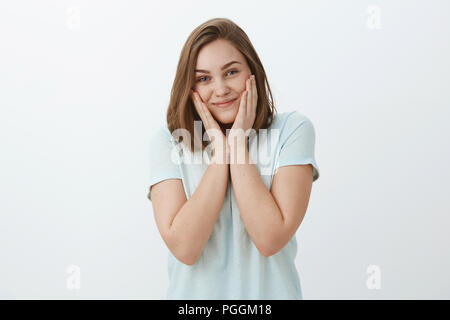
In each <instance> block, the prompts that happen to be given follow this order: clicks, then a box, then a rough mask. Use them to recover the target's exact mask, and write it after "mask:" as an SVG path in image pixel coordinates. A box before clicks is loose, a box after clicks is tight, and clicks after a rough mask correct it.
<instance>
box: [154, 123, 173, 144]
mask: <svg viewBox="0 0 450 320" xmlns="http://www.w3.org/2000/svg"><path fill="white" fill-rule="evenodd" d="M173 140H174V139H173V137H172V134H171V133H170V131H169V129H168V128H167V124H163V125H161V126H159V127H157V128H156V129H153V131H152V133H151V134H150V142H151V144H152V145H155V144H164V143H169V142H172V141H173Z"/></svg>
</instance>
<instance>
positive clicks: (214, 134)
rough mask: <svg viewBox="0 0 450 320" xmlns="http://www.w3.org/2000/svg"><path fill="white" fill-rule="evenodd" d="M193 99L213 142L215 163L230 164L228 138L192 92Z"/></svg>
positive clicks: (199, 98)
mask: <svg viewBox="0 0 450 320" xmlns="http://www.w3.org/2000/svg"><path fill="white" fill-rule="evenodd" d="M191 98H192V101H193V102H194V106H195V109H196V110H197V113H198V114H199V116H200V118H201V120H202V122H203V126H204V127H205V130H206V133H207V134H208V136H209V140H210V141H211V146H212V148H213V162H215V163H220V164H224V163H227V164H229V163H230V149H229V146H228V142H227V138H226V136H225V135H224V134H223V132H222V129H221V128H220V126H219V124H218V123H217V121H216V119H214V117H213V116H212V114H211V112H209V110H208V107H207V106H206V104H205V103H204V102H203V100H202V98H201V97H200V95H199V94H198V93H197V92H195V91H193V90H191Z"/></svg>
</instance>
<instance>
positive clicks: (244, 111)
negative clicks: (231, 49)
mask: <svg viewBox="0 0 450 320" xmlns="http://www.w3.org/2000/svg"><path fill="white" fill-rule="evenodd" d="M245 88H246V90H245V91H244V92H243V93H242V95H241V101H240V104H239V111H238V114H237V116H236V119H235V120H234V123H233V126H232V127H231V129H230V132H229V134H228V137H227V142H228V145H229V146H230V148H231V150H234V148H236V147H237V148H242V147H246V146H247V139H248V135H246V133H247V134H248V132H247V130H248V129H251V128H252V127H253V123H254V122H255V118H256V106H257V102H258V92H257V90H256V81H255V76H254V75H251V76H250V78H249V79H247V81H246V82H245Z"/></svg>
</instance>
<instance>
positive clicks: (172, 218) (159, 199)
mask: <svg viewBox="0 0 450 320" xmlns="http://www.w3.org/2000/svg"><path fill="white" fill-rule="evenodd" d="M228 172H229V169H228V165H227V164H217V163H216V162H215V161H213V162H212V163H211V164H210V165H209V166H208V168H207V169H206V172H205V174H204V175H203V178H202V180H201V182H200V184H199V186H198V187H197V189H196V190H195V192H194V194H193V195H192V197H191V198H190V199H189V200H188V201H186V196H185V195H184V190H183V186H182V183H181V180H179V179H178V180H172V181H171V182H169V180H166V181H163V182H160V183H158V184H155V185H154V186H153V187H152V188H151V190H150V192H152V195H151V196H152V199H153V209H154V210H153V211H154V212H155V218H156V222H157V225H158V229H159V230H160V233H161V235H162V237H163V240H164V241H165V243H166V245H167V246H168V248H169V249H170V251H171V252H172V253H173V254H174V256H176V257H177V259H178V260H180V261H182V262H183V263H185V264H187V265H193V264H194V263H195V262H196V261H197V259H198V258H199V257H200V255H201V253H202V251H203V248H204V246H205V245H206V243H207V242H208V239H209V237H210V235H211V233H212V231H213V229H214V226H215V223H216V221H217V219H218V217H219V213H220V209H221V208H222V204H223V200H224V198H225V193H226V188H227V184H228V176H229V173H228ZM174 181H175V182H176V183H177V186H174ZM170 183H172V187H170ZM170 188H172V189H170ZM175 188H177V189H175ZM183 198H184V201H180V199H183ZM180 206H181V207H180Z"/></svg>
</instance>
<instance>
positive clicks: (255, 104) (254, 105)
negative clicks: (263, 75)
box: [252, 75, 258, 114]
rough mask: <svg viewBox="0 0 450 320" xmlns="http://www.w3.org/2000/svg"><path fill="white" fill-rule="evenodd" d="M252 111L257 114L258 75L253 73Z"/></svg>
mask: <svg viewBox="0 0 450 320" xmlns="http://www.w3.org/2000/svg"><path fill="white" fill-rule="evenodd" d="M252 103H253V104H252V112H254V113H255V114H256V107H257V105H258V89H257V88H256V77H255V75H253V86H252Z"/></svg>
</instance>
